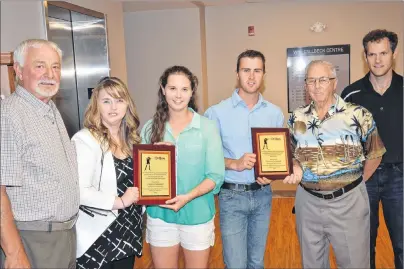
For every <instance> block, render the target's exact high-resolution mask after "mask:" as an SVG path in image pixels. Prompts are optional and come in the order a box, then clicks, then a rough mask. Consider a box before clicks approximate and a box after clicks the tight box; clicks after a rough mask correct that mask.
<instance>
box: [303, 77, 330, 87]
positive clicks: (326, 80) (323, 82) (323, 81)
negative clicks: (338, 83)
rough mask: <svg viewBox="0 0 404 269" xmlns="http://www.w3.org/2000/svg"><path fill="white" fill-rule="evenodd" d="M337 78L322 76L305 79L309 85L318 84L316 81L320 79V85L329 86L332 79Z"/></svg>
mask: <svg viewBox="0 0 404 269" xmlns="http://www.w3.org/2000/svg"><path fill="white" fill-rule="evenodd" d="M333 79H335V78H329V77H321V78H306V79H305V80H304V81H305V82H306V85H307V86H313V85H315V84H316V81H317V80H318V83H319V84H320V86H327V85H328V84H330V81H331V80H333Z"/></svg>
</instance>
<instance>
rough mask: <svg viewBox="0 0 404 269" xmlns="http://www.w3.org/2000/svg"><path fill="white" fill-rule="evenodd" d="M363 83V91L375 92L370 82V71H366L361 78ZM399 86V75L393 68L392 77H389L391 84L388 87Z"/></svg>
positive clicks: (395, 87) (394, 87)
mask: <svg viewBox="0 0 404 269" xmlns="http://www.w3.org/2000/svg"><path fill="white" fill-rule="evenodd" d="M363 84H364V85H365V89H364V90H365V91H373V92H376V91H375V89H374V88H373V85H372V83H371V82H370V72H368V73H367V74H366V75H365V77H364V78H363ZM400 87H402V86H401V83H400V76H399V75H398V74H397V73H396V72H394V70H393V77H392V78H391V84H390V87H389V88H388V89H390V88H393V89H397V88H400ZM388 89H387V90H388ZM387 90H386V91H387Z"/></svg>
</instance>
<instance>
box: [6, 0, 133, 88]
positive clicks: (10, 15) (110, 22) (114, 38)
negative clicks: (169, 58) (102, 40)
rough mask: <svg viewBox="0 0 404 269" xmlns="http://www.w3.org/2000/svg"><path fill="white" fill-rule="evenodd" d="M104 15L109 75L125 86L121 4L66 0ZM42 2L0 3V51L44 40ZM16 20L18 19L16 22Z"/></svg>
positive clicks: (89, 0)
mask: <svg viewBox="0 0 404 269" xmlns="http://www.w3.org/2000/svg"><path fill="white" fill-rule="evenodd" d="M65 2H69V3H72V4H75V5H78V6H81V7H85V8H88V9H92V10H95V11H98V12H101V13H104V14H106V15H107V31H108V47H109V60H110V68H111V75H112V76H117V77H120V78H121V79H122V80H123V81H125V82H127V72H126V56H125V37H124V28H123V10H122V3H120V2H114V1H110V0H67V1H65ZM42 6H43V3H42V2H41V1H33V0H25V1H20V0H19V1H14V0H13V1H1V51H11V50H14V48H15V47H16V46H17V45H18V44H19V43H20V42H22V41H23V40H25V39H28V38H46V28H45V22H44V14H43V8H42ZM16 18H18V19H16Z"/></svg>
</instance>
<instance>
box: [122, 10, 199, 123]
mask: <svg viewBox="0 0 404 269" xmlns="http://www.w3.org/2000/svg"><path fill="white" fill-rule="evenodd" d="M125 40H126V58H127V64H128V85H129V89H130V91H131V92H132V93H133V96H134V100H135V103H136V107H137V110H138V114H139V117H140V120H141V124H142V125H143V124H144V123H145V122H146V121H147V120H148V119H150V118H151V117H152V116H153V114H154V112H155V109H156V102H157V90H158V87H159V86H158V83H159V78H160V76H161V74H162V73H163V71H164V70H165V69H166V68H167V67H169V66H172V65H184V66H186V67H188V68H189V69H190V70H191V71H192V72H193V73H194V74H195V75H196V76H197V77H198V78H199V80H200V82H202V64H201V42H200V40H201V39H200V27H199V9H198V8H188V9H172V10H157V11H142V12H128V13H125ZM201 89H203V85H200V86H199V90H201ZM197 97H198V106H199V107H200V108H201V107H202V104H203V102H202V96H200V94H198V96H197Z"/></svg>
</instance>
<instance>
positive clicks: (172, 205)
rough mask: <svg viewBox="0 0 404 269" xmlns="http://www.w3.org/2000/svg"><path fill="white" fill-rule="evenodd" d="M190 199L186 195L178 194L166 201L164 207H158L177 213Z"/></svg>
mask: <svg viewBox="0 0 404 269" xmlns="http://www.w3.org/2000/svg"><path fill="white" fill-rule="evenodd" d="M189 201H191V198H190V197H189V196H188V195H186V194H180V195H178V196H176V197H175V198H173V199H170V200H167V201H166V204H165V205H160V207H164V208H168V209H171V210H174V211H175V212H178V210H180V209H181V208H182V207H183V206H184V205H186V204H187V203H188V202H189Z"/></svg>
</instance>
